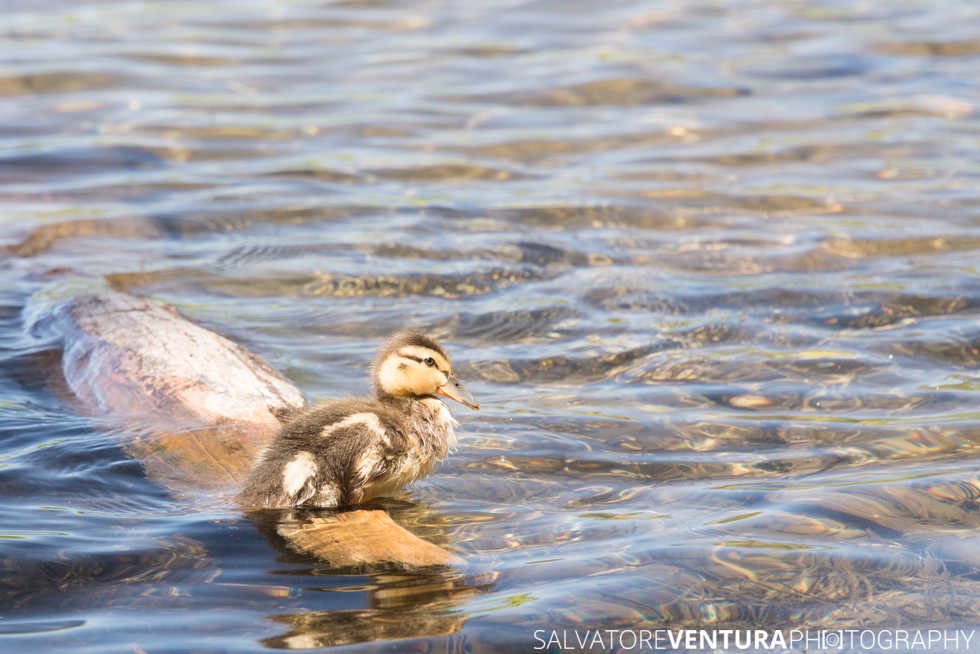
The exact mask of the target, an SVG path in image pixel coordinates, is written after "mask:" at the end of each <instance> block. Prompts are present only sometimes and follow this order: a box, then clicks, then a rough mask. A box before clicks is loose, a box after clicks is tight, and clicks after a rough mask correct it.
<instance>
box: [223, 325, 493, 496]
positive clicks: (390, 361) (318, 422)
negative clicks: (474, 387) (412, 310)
mask: <svg viewBox="0 0 980 654" xmlns="http://www.w3.org/2000/svg"><path fill="white" fill-rule="evenodd" d="M373 378H374V391H375V398H374V399H346V400H339V401H335V402H330V403H327V404H324V405H322V406H318V407H315V408H313V409H309V410H306V411H304V412H301V413H299V414H298V415H296V416H295V417H292V418H291V419H289V418H287V419H286V420H287V422H286V423H285V424H284V425H283V427H282V429H281V430H280V432H279V434H278V435H277V436H276V437H275V439H274V440H273V441H272V443H271V444H270V445H269V447H268V448H267V449H266V450H265V452H263V454H262V455H260V457H259V459H258V461H257V463H256V465H255V466H254V467H253V469H252V471H251V473H250V474H249V477H248V479H247V481H246V483H245V489H244V490H243V491H242V492H241V494H240V495H239V501H240V502H241V503H242V505H244V506H246V507H248V508H268V509H273V508H289V507H296V506H308V507H324V508H333V507H347V506H353V505H356V504H360V503H362V502H366V501H368V500H370V499H371V498H374V497H380V496H384V495H387V494H390V493H391V492H393V491H395V490H397V489H399V488H401V487H403V486H405V485H406V484H409V483H411V482H412V481H415V480H416V479H418V478H420V477H423V476H425V475H426V474H428V473H429V472H430V471H431V470H432V468H433V467H434V466H435V465H436V463H438V462H439V461H440V460H442V459H443V458H444V457H445V456H446V454H447V453H448V451H449V449H450V448H451V447H452V446H454V445H455V444H456V435H455V433H454V431H453V427H454V425H456V424H458V423H456V421H455V419H453V417H452V416H451V415H450V413H449V409H448V408H447V407H446V405H445V404H444V403H443V401H442V400H441V399H440V397H444V398H448V399H450V400H455V401H456V402H459V403H461V404H463V405H465V406H467V407H470V408H471V409H479V408H480V407H479V405H478V404H477V403H476V400H474V399H473V396H472V395H471V394H470V393H469V391H467V390H466V389H465V388H464V387H463V385H462V384H461V383H460V382H459V380H458V379H457V378H456V375H455V374H454V373H453V367H452V363H451V362H450V360H449V356H448V355H447V354H446V352H445V351H444V350H443V349H442V347H440V346H439V344H438V343H436V342H435V341H433V340H432V339H431V338H428V337H427V336H424V335H422V334H417V333H412V332H403V333H399V334H396V335H395V336H394V337H392V338H391V340H389V341H388V342H387V343H386V344H385V345H384V346H383V347H382V348H381V351H380V352H379V353H378V356H377V359H376V360H375V363H374V366H373Z"/></svg>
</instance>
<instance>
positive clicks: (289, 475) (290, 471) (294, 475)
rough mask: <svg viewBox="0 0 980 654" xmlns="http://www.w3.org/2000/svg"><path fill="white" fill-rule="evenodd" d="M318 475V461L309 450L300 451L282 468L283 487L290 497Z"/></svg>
mask: <svg viewBox="0 0 980 654" xmlns="http://www.w3.org/2000/svg"><path fill="white" fill-rule="evenodd" d="M315 475H316V461H315V460H314V459H313V455H312V454H311V453H309V452H300V453H299V454H297V455H296V456H294V457H293V459H292V461H290V462H289V463H287V464H286V467H284V468H283V469H282V489H283V490H284V491H285V492H286V495H287V496H289V497H290V498H292V497H294V496H295V495H296V494H297V493H299V492H300V491H301V490H302V489H303V487H304V486H305V485H306V484H307V482H309V481H310V479H312V478H313V477H314V476H315Z"/></svg>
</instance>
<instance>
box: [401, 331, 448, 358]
mask: <svg viewBox="0 0 980 654" xmlns="http://www.w3.org/2000/svg"><path fill="white" fill-rule="evenodd" d="M406 345H416V346H418V347H425V348H428V349H430V350H433V351H435V352H438V353H439V354H441V355H442V356H443V357H445V358H446V359H448V358H449V357H448V356H446V353H445V352H444V351H443V349H442V348H441V347H439V344H438V343H436V342H435V341H434V340H432V339H431V338H429V337H428V336H423V335H422V334H416V333H414V332H408V333H405V334H397V335H396V336H395V337H394V338H392V340H391V348H392V349H395V350H397V349H399V348H401V347H404V346H406Z"/></svg>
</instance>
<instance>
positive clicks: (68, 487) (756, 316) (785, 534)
mask: <svg viewBox="0 0 980 654" xmlns="http://www.w3.org/2000/svg"><path fill="white" fill-rule="evenodd" d="M978 20H980V12H978V10H977V5H976V4H975V3H973V2H969V1H963V2H956V1H951V2H942V3H927V2H911V3H887V2H886V3H857V4H855V3H847V2H818V3H799V2H791V1H777V2H766V3H763V2H731V3H713V2H693V3H681V2H669V3H658V4H647V3H642V2H618V1H614V2H604V3H598V4H597V3H585V2H574V1H572V2H569V1H565V0H540V1H537V2H510V3H482V2H466V3H441V2H427V3H399V2H389V1H386V0H378V1H364V2H356V1H352V2H341V3H323V4H320V5H314V4H304V3H277V4H273V3H262V2H248V1H244V2H242V1H239V2H234V3H232V2H206V3H180V4H173V3H122V2H96V1H90V2H83V3H67V2H59V1H58V0H52V1H51V2H45V3H40V5H38V4H36V3H29V2H23V1H20V0H13V1H12V2H10V3H8V4H7V8H6V10H5V12H4V15H3V16H2V17H0V33H2V37H0V38H2V40H0V42H2V44H3V47H2V49H0V96H2V99H0V238H2V241H3V243H5V244H6V248H7V250H6V254H5V255H4V257H3V259H2V261H0V270H2V275H3V280H4V284H3V290H2V291H0V295H2V297H0V343H2V347H3V354H2V357H3V358H2V368H0V370H2V382H0V388H2V403H0V415H2V419H0V432H2V436H0V492H2V495H3V498H4V501H3V503H2V507H0V649H8V650H12V651H13V650H16V651H25V650H27V649H29V648H34V649H35V650H37V651H43V650H45V649H62V650H63V649H68V648H73V650H78V651H85V652H119V651H135V652H140V651H143V650H146V651H150V652H154V653H156V652H169V651H174V652H177V651H187V650H191V649H193V650H195V651H209V652H211V651H236V652H240V651H258V650H264V649H267V648H308V647H316V646H324V645H349V644H354V643H364V642H373V643H374V646H372V648H373V647H378V646H385V647H388V648H390V649H392V650H393V651H403V650H404V648H405V647H408V646H411V647H412V648H413V649H421V650H426V649H432V650H437V651H443V650H450V651H490V650H499V649H510V650H512V651H527V650H528V648H529V647H530V646H531V645H532V644H533V643H532V638H531V634H532V632H533V630H534V629H559V628H562V627H574V626H579V627H593V628H596V627H604V628H612V627H637V628H639V627H647V628H662V627H664V626H675V627H676V626H681V625H707V626H716V627H724V626H729V627H731V626H738V627H744V626H763V627H769V628H776V627H784V628H785V627H810V628H818V627H834V628H849V627H854V626H859V625H860V626H870V627H878V628H882V627H896V626H902V627H906V628H925V627H932V628H943V629H947V628H949V629H952V628H965V627H967V626H970V625H973V626H977V625H980V608H978V607H980V554H978V552H980V537H978V533H980V532H978V527H980V510H978V506H980V473H978V469H980V453H978V449H980V413H978V403H977V400H978V392H980V376H978V367H980V320H978V317H980V278H978V261H980V259H978V253H980V213H978V210H977V207H978V206H980V205H978V199H980V192H978V191H980V186H978V175H980V157H978V154H977V153H978V150H977V139H978V134H980V132H978V127H980V122H978V118H977V116H978V114H977V105H976V103H977V100H978V97H977V88H978V86H977V85H978V83H980V73H978V71H980V39H978V37H977V32H976V25H977V24H978ZM73 276H85V277H92V278H99V277H104V278H105V279H107V280H108V281H109V283H110V284H112V285H113V286H114V287H116V288H119V289H126V290H128V291H130V292H133V293H137V294H146V295H151V296H154V297H157V298H160V299H163V300H165V301H167V302H171V303H173V304H175V305H176V306H177V307H179V308H180V309H181V310H182V311H183V312H184V313H185V314H187V315H188V316H190V317H192V318H194V319H195V320H198V321H201V322H203V323H204V324H206V325H208V326H211V327H213V328H215V329H216V330H218V331H220V332H221V333H224V334H226V335H229V336H231V337H233V338H236V339H238V340H240V341H241V342H244V343H245V344H247V345H248V346H249V347H251V348H253V349H254V350H256V351H257V352H259V353H261V354H262V355H263V356H264V357H266V358H267V359H268V360H269V361H270V362H271V363H272V364H273V365H274V366H275V367H277V368H278V369H280V370H282V371H283V372H284V373H285V374H286V375H288V376H289V377H290V378H291V379H293V380H294V381H295V382H296V383H297V384H298V385H299V386H300V387H301V388H302V389H303V391H304V392H305V393H306V394H307V395H308V397H310V398H311V399H314V400H316V399H325V398H330V397H335V396H338V395H342V394H347V393H351V392H362V391H367V389H368V381H367V378H366V373H365V372H363V371H364V370H365V367H366V366H367V364H368V363H369V361H370V360H371V357H372V354H373V351H374V349H375V348H376V347H377V345H378V344H379V343H380V342H381V340H382V339H383V338H384V337H385V336H386V335H387V334H389V333H390V332H392V331H394V330H396V329H398V328H401V327H403V326H406V325H408V326H414V327H419V328H422V329H425V330H428V331H429V332H431V333H432V334H434V335H435V336H437V337H439V338H441V339H445V340H446V341H447V344H448V347H449V349H450V351H451V352H452V353H454V354H455V359H456V363H457V366H458V367H459V369H460V372H461V377H462V378H463V379H465V380H467V382H468V385H469V386H470V387H471V388H472V390H473V391H474V392H475V393H476V394H477V396H478V397H479V399H480V400H481V401H482V403H483V405H484V409H483V410H482V411H480V412H479V413H471V412H467V411H466V410H465V409H462V408H460V409H458V410H457V411H456V415H457V417H459V418H460V419H461V420H462V422H463V424H464V429H465V432H464V435H463V437H462V440H461V445H460V447H459V449H458V450H457V451H456V453H455V454H454V455H453V456H452V457H451V458H450V459H449V460H448V461H447V462H446V463H445V464H444V465H443V466H442V467H441V468H440V469H439V470H438V471H437V472H436V474H434V475H432V476H431V477H429V478H427V479H426V480H424V481H422V482H420V483H418V484H416V485H415V486H414V487H413V488H411V489H409V490H407V491H405V492H403V493H402V494H401V495H399V496H398V497H397V498H394V499H393V500H392V501H391V502H389V503H388V508H389V510H390V512H391V513H392V515H393V517H394V518H395V519H396V520H397V521H399V522H400V523H401V524H403V525H404V526H406V527H407V528H409V529H411V530H412V531H414V532H416V533H417V534H419V535H420V536H423V537H425V538H427V539H429V540H431V541H433V542H436V543H438V544H440V545H443V546H444V547H447V548H448V549H450V550H452V551H454V552H456V553H458V554H461V555H462V556H463V557H465V559H466V560H467V564H466V565H465V566H461V567H456V568H453V569H449V570H435V571H430V572H427V573H404V572H397V571H386V572H376V573H372V574H359V573H357V571H344V573H343V574H341V573H339V572H338V571H332V570H329V569H328V568H327V567H326V566H325V564H323V563H321V562H318V561H317V560H315V559H311V558H309V557H304V556H302V555H299V554H296V553H294V552H291V551H290V550H289V548H288V547H286V546H285V545H284V544H283V543H282V542H280V541H277V540H276V539H274V538H273V539H269V538H266V536H264V535H263V534H264V533H268V530H266V529H263V528H262V525H256V524H253V523H252V522H251V521H249V520H248V519H247V518H246V517H244V516H242V515H241V514H240V513H238V512H237V511H236V510H235V509H233V508H230V507H227V508H226V507H220V506H219V507H200V506H194V505H191V504H188V503H187V502H184V501H181V500H179V499H175V498H174V497H172V496H171V495H169V494H168V493H167V491H165V490H164V489H162V488H161V487H159V486H158V485H156V484H155V483H154V482H153V481H152V480H149V479H146V478H145V476H144V475H143V472H142V470H141V468H140V465H139V463H138V462H135V461H132V460H130V459H129V458H128V457H127V456H126V455H125V454H124V453H123V451H122V449H121V448H120V443H122V442H125V441H124V439H126V438H127V433H126V430H125V429H117V428H106V427H105V426H101V425H99V424H93V422H92V421H90V420H89V419H87V418H84V417H82V416H80V415H78V412H77V411H76V410H75V409H74V408H73V406H72V405H71V404H70V403H69V402H66V401H65V398H64V397H63V394H59V392H58V391H57V390H56V388H57V384H56V383H55V382H53V381H52V380H53V379H54V378H55V377H56V376H57V373H58V369H57V362H56V360H55V357H54V355H53V353H51V352H49V351H46V350H45V349H44V346H43V345H42V344H39V343H37V342H35V341H33V340H32V339H31V338H30V337H29V336H28V335H27V334H26V332H25V330H24V326H23V324H22V320H21V310H22V308H23V306H24V304H25V302H26V301H27V298H28V297H29V296H30V295H31V294H32V293H33V292H34V291H36V290H38V289H41V288H44V287H45V286H46V285H48V284H51V283H53V282H54V281H55V280H58V279H63V278H69V277H73ZM53 389H54V390H53ZM257 527H258V528H257ZM404 639H417V640H408V641H406V640H404ZM363 647H364V646H363V645H362V649H363Z"/></svg>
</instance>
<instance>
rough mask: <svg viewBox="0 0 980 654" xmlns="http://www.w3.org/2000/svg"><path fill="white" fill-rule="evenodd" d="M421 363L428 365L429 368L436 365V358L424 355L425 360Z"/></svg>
mask: <svg viewBox="0 0 980 654" xmlns="http://www.w3.org/2000/svg"><path fill="white" fill-rule="evenodd" d="M422 363H424V364H425V365H427V366H429V367H430V368H434V367H435V365H436V360H435V359H433V358H432V357H426V358H425V361H423V362H422Z"/></svg>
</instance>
